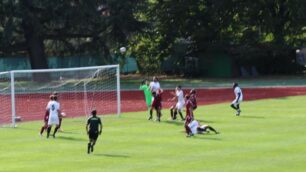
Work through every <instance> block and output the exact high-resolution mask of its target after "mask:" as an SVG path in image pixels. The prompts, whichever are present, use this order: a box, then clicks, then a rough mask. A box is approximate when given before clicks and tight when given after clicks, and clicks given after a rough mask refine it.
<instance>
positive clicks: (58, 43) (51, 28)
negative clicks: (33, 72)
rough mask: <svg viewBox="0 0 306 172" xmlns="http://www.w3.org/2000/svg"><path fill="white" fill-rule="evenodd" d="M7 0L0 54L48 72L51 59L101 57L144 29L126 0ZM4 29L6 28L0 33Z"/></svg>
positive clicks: (132, 4)
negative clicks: (48, 57)
mask: <svg viewBox="0 0 306 172" xmlns="http://www.w3.org/2000/svg"><path fill="white" fill-rule="evenodd" d="M120 2H121V1H120V0H107V1H105V0H52V1H50V0H22V1H18V0H4V1H1V2H0V5H1V9H0V14H1V16H0V17H1V21H2V22H1V24H0V35H1V37H0V39H1V44H0V52H2V54H15V53H23V54H27V55H29V57H30V62H31V66H32V68H33V69H38V68H47V67H48V66H47V60H46V53H47V55H50V54H56V55H67V54H72V55H75V54H97V53H100V54H103V56H104V57H109V54H110V52H109V51H110V49H112V48H115V47H116V46H118V45H119V44H120V43H121V44H124V43H125V42H127V38H128V36H129V35H130V34H131V33H133V32H135V31H139V30H140V29H141V23H140V22H138V21H137V20H136V19H135V18H134V16H133V13H134V11H133V10H134V8H136V7H137V5H138V4H140V3H141V1H138V0H127V1H125V3H120ZM1 28H2V29H1Z"/></svg>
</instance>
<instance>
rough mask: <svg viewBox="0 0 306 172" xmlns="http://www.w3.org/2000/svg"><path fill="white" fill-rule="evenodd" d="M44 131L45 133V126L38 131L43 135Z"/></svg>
mask: <svg viewBox="0 0 306 172" xmlns="http://www.w3.org/2000/svg"><path fill="white" fill-rule="evenodd" d="M44 131H45V126H43V127H41V129H40V134H43V133H44Z"/></svg>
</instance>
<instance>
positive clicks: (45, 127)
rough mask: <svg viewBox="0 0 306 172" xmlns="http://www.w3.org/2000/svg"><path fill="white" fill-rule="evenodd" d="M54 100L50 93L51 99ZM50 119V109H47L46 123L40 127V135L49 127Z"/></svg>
mask: <svg viewBox="0 0 306 172" xmlns="http://www.w3.org/2000/svg"><path fill="white" fill-rule="evenodd" d="M53 100H54V96H53V95H50V101H53ZM50 101H49V102H50ZM49 102H48V104H49ZM48 120H49V110H46V112H45V116H44V125H43V126H42V127H41V129H40V136H42V134H43V133H44V131H45V130H46V129H47V128H48Z"/></svg>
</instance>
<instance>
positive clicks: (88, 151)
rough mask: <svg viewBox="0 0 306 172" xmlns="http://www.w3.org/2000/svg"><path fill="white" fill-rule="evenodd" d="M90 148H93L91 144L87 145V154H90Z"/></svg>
mask: <svg viewBox="0 0 306 172" xmlns="http://www.w3.org/2000/svg"><path fill="white" fill-rule="evenodd" d="M90 147H91V144H90V142H89V143H88V144H87V153H88V154H90Z"/></svg>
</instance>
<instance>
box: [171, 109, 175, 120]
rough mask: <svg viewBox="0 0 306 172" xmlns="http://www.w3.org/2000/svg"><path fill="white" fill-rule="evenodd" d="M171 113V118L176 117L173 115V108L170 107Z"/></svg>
mask: <svg viewBox="0 0 306 172" xmlns="http://www.w3.org/2000/svg"><path fill="white" fill-rule="evenodd" d="M170 114H171V119H174V116H173V109H170Z"/></svg>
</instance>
